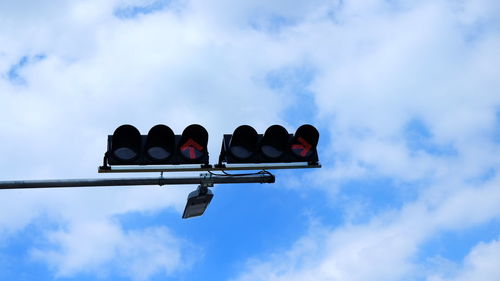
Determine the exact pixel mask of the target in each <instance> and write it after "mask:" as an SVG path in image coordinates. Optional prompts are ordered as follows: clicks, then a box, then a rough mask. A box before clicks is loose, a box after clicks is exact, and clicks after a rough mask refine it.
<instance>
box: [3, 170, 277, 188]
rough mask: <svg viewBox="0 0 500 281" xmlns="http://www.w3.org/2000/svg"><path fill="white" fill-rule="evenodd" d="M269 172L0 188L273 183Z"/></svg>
mask: <svg viewBox="0 0 500 281" xmlns="http://www.w3.org/2000/svg"><path fill="white" fill-rule="evenodd" d="M274 181H275V177H274V175H272V174H270V173H260V174H254V175H209V176H207V175H206V174H205V175H203V174H202V175H201V176H199V177H178V178H164V177H149V178H114V179H57V180H18V181H0V189H19V188H53V187H89V186H130V185H160V186H161V185H180V184H201V185H205V184H207V183H208V184H225V183H274Z"/></svg>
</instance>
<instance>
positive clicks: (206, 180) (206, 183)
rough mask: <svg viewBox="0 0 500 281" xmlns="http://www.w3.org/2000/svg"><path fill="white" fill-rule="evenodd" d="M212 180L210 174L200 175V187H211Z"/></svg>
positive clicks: (212, 184)
mask: <svg viewBox="0 0 500 281" xmlns="http://www.w3.org/2000/svg"><path fill="white" fill-rule="evenodd" d="M214 183H215V181H214V179H213V178H212V174H211V173H204V174H200V185H201V186H203V187H213V186H214Z"/></svg>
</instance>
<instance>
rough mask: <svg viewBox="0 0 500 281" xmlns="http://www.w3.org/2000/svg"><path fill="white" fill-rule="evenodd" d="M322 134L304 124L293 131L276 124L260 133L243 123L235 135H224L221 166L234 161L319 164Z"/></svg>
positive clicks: (235, 131)
mask: <svg viewBox="0 0 500 281" xmlns="http://www.w3.org/2000/svg"><path fill="white" fill-rule="evenodd" d="M318 140H319V133H318V130H316V128H315V127H313V126H311V125H302V126H300V127H299V128H298V129H297V131H296V132H295V134H289V133H288V132H287V130H286V129H285V128H284V127H282V126H280V125H273V126H271V127H269V128H267V130H266V131H265V132H264V134H258V133H257V131H255V129H254V128H252V127H251V126H248V125H242V126H239V127H238V128H236V130H234V132H233V134H232V135H224V138H223V141H222V149H221V153H220V156H219V165H221V164H222V162H226V163H228V164H231V163H290V162H307V163H308V164H310V165H316V164H318V161H319V160H318V152H317V151H316V146H317V145H318Z"/></svg>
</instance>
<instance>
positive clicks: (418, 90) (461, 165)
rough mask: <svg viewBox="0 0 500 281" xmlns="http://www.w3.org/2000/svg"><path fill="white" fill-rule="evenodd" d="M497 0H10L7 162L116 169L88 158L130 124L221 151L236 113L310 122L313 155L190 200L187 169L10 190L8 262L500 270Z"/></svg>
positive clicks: (374, 274) (273, 271) (219, 268)
mask: <svg viewBox="0 0 500 281" xmlns="http://www.w3.org/2000/svg"><path fill="white" fill-rule="evenodd" d="M498 14H500V5H499V4H497V2H496V1H491V0H476V1H467V0H438V1H430V0H429V1H409V0H401V1H382V0H365V1H360V0H346V1H322V0H313V1H311V0H309V1H303V0H291V1H282V0H276V1H261V0H257V1H227V0H211V1H197V0H192V1H190V0H170V1H155V0H106V1H97V0H77V1H64V0H57V1H55V2H54V1H51V2H50V3H49V2H47V1H32V0H22V1H15V2H12V1H4V2H1V3H0V120H1V122H0V140H1V142H0V155H2V157H0V171H1V173H0V175H1V176H0V178H1V179H0V180H13V179H51V178H52V179H54V178H84V177H100V178H107V177H113V175H102V174H97V173H96V169H97V166H98V165H100V164H101V161H102V156H103V153H104V150H105V149H106V136H107V135H108V134H110V133H112V132H113V130H114V129H115V128H116V127H118V126H119V125H121V124H127V123H128V124H133V125H135V126H136V127H138V128H139V129H140V130H141V131H142V132H146V131H147V130H149V128H151V127H152V126H154V125H156V124H160V123H163V124H166V125H168V126H170V127H171V128H172V129H173V130H174V131H175V132H176V133H178V134H179V133H180V132H182V130H183V129H184V128H185V127H186V126H188V125H189V124H193V123H199V124H202V125H203V126H204V127H205V128H206V129H207V131H208V132H209V152H210V157H211V162H212V163H214V162H216V159H217V156H218V153H219V149H220V143H221V141H222V135H223V134H225V133H226V134H227V133H231V132H232V131H233V130H234V129H235V128H236V127H237V126H239V125H242V124H249V125H252V126H254V127H255V128H256V129H257V131H259V132H261V133H262V132H264V131H265V129H266V128H267V127H268V126H270V125H273V124H282V125H283V126H285V127H286V128H287V130H288V131H289V132H293V131H295V130H296V128H297V127H298V126H300V125H301V124H305V123H309V124H313V125H315V126H316V127H317V128H318V129H319V131H320V134H321V136H320V142H319V145H318V150H319V156H320V161H321V163H322V165H323V168H321V169H306V170H296V171H276V172H275V175H276V177H277V181H276V183H275V184H234V185H218V186H217V185H216V186H215V187H214V188H213V192H214V194H215V196H214V199H213V201H212V203H211V205H210V206H209V208H208V210H207V211H206V213H205V214H204V215H203V216H202V217H199V218H194V219H189V220H183V219H181V215H182V211H183V208H184V204H185V202H186V198H187V195H188V193H189V192H191V191H192V190H194V189H195V186H163V187H110V188H80V189H58V190H53V189H45V190H3V191H1V192H0V280H34V279H36V280H68V281H69V280H71V281H73V280H75V281H77V280H132V281H146V280H201V279H204V280H231V281H250V280H272V281H279V280H287V281H295V280H301V281H302V280H315V281H317V280H343V281H355V280H384V281H387V280H426V281H460V280H499V279H498V276H500V269H499V267H498V266H497V265H498V263H500V204H498V202H500V176H499V168H500V160H499V159H500V158H499V157H498V155H500V137H499V136H500V133H499V132H500V118H499V116H500V79H498V77H500V68H499V67H498V65H500V52H498V50H499V49H500V20H499V19H498ZM148 175H149V174H148ZM153 175H155V174H151V176H153ZM193 175H196V174H193ZM131 176H136V175H131ZM172 176H177V175H176V174H174V175H172Z"/></svg>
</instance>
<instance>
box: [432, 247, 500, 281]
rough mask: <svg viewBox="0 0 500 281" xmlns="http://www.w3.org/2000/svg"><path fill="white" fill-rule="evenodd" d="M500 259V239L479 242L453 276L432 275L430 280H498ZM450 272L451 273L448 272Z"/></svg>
mask: <svg viewBox="0 0 500 281" xmlns="http://www.w3.org/2000/svg"><path fill="white" fill-rule="evenodd" d="M499 260H500V243H499V241H498V240H495V241H492V242H489V243H483V242H481V243H479V244H478V245H476V246H475V247H474V248H473V249H472V250H471V251H470V253H469V254H468V255H467V257H465V259H464V266H463V268H462V269H461V270H460V271H458V272H455V274H452V275H454V276H453V277H451V278H446V277H444V278H443V277H442V276H441V275H438V274H436V275H432V276H430V277H429V278H428V280H429V281H444V280H455V281H459V280H497V279H498V276H499V275H500V270H499V269H498V261H499ZM448 274H449V273H448Z"/></svg>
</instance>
